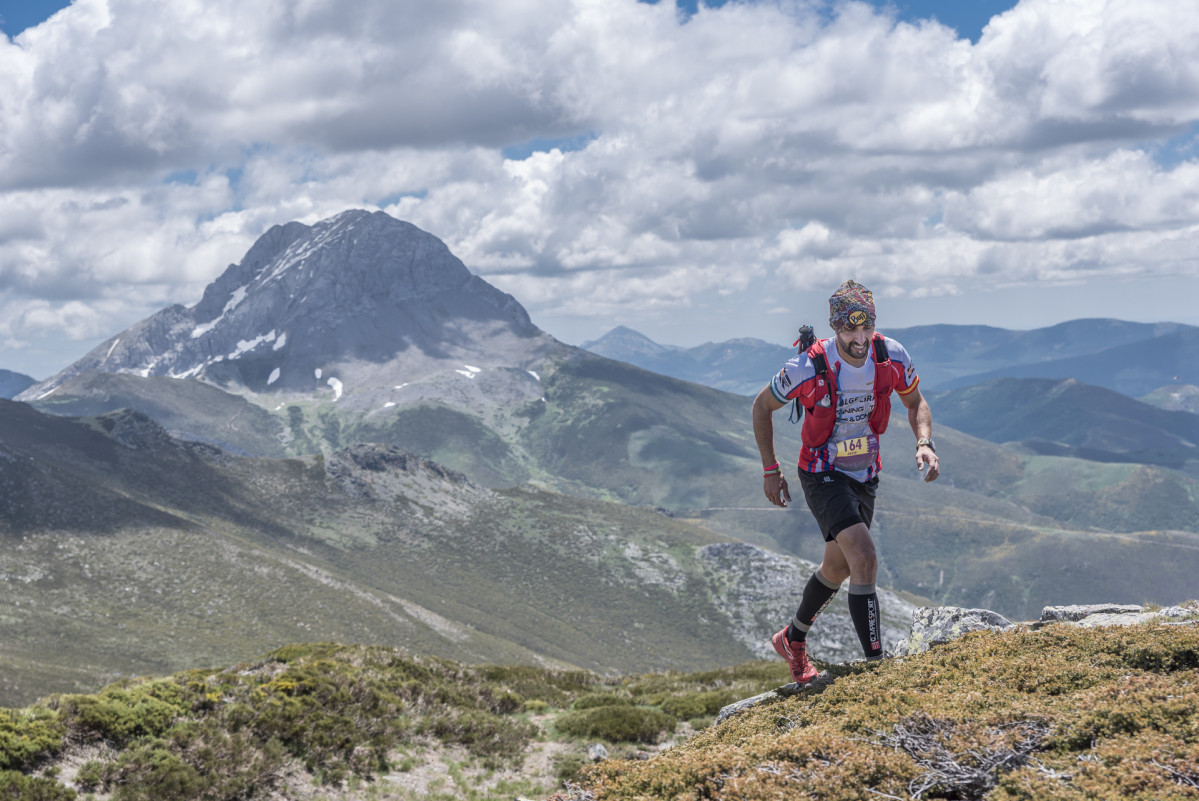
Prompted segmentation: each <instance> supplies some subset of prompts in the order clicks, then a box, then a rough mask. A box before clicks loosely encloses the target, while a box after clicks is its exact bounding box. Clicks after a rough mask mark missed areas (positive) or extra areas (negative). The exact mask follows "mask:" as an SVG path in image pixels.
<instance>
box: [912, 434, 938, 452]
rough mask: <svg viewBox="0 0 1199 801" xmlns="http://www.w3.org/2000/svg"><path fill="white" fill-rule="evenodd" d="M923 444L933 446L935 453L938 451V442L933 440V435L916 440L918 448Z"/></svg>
mask: <svg viewBox="0 0 1199 801" xmlns="http://www.w3.org/2000/svg"><path fill="white" fill-rule="evenodd" d="M921 445H927V446H928V447H930V448H932V451H933V453H936V452H937V443H935V442H933V440H932V437H921V438H920V439H918V440H916V450H920V446H921Z"/></svg>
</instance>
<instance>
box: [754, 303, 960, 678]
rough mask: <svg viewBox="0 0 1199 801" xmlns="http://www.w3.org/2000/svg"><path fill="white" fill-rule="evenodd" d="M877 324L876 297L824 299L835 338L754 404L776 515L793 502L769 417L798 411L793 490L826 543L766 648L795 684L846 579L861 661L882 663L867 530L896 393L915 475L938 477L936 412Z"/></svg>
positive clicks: (794, 362) (790, 367) (808, 667)
mask: <svg viewBox="0 0 1199 801" xmlns="http://www.w3.org/2000/svg"><path fill="white" fill-rule="evenodd" d="M874 324H875V313H874V296H873V295H872V294H871V292H870V291H869V290H868V289H866V287H864V286H862V285H861V284H858V283H856V282H854V281H846V282H845V283H844V284H842V285H841V287H840V288H839V289H838V290H837V291H836V292H835V293H833V296H832V297H831V298H829V325H830V326H832V329H833V332H834V336H833V337H832V338H831V339H825V340H818V341H817V342H816V343H815V344H813V345H812V346H811V347H810V348H808V349H807V350H806V351H804V352H802V353H800V354H798V355H796V356H795V357H793V358H792V359H791V360H790V361H788V362H787V363H786V365H784V366H783V369H782V370H780V371H779V373H778V375H776V376H775V377H774V379H773V380H772V381H771V382H770V384H768V385H767V386H766V387H765V388H764V389H763V390H762V391H761V392H760V393H758V397H757V398H756V399H755V400H754V405H753V421H754V437H755V439H756V440H757V443H758V450H759V451H760V452H761V456H762V473H763V477H762V489H763V491H764V492H765V493H766V497H767V499H769V501H770V502H771V503H773V504H775V505H776V506H786V505H787V504H789V503H790V502H791V493H790V491H789V489H788V487H787V479H786V478H784V477H783V473H782V469H781V468H780V467H779V460H778V458H777V457H776V455H775V451H774V418H773V414H774V412H776V411H778V410H779V409H781V408H783V407H784V406H786V405H787V404H788V403H789V402H791V401H793V400H798V402H799V404H800V405H801V406H802V407H803V409H804V415H803V428H802V430H801V432H800V437H801V439H802V440H803V447H802V448H801V449H800V452H799V483H800V486H801V487H802V488H803V493H804V498H805V500H807V503H808V509H810V510H811V512H812V515H813V516H814V517H815V518H816V522H817V524H818V525H819V526H820V532H821V534H823V536H824V541H825V546H824V558H823V561H822V562H821V563H820V567H819V569H817V571H816V572H815V573H813V574H812V577H811V578H810V579H809V580H808V583H807V585H806V586H805V587H804V590H803V595H802V597H801V599H800V604H799V610H798V611H797V612H796V613H795V617H794V618H793V619H792V620H791V622H790V623H789V624H787V626H785V627H784V628H783V630H782V631H780V632H778V633H777V634H775V635H774V637H773V638H772V640H771V642H772V644H773V645H774V650H775V651H777V652H778V654H779V656H781V657H783V659H786V660H787V664H788V666H789V667H790V669H791V677H792V678H793V679H794V680H795V681H796V682H798V683H800V684H806V683H808V682H810V681H811V680H812V679H814V678H816V675H817V671H816V668H814V667H813V666H812V663H811V662H809V661H808V653H807V643H806V642H805V640H806V638H807V635H808V630H809V629H810V628H811V627H812V623H813V622H814V621H815V620H816V616H817V615H819V614H820V613H821V612H822V611H824V608H825V607H826V606H828V604H829V602H830V601H831V600H832V599H833V596H834V595H836V594H837V590H838V589H840V587H841V584H842V582H844V581H845V579H847V578H848V579H849V615H850V618H851V620H853V625H854V629H855V630H856V632H857V635H858V640H859V641H860V642H861V643H862V650H863V652H864V653H865V655H866V658H867V659H881V658H882V656H883V643H882V628H881V624H882V618H881V615H880V614H879V607H878V594H877V593H876V591H875V579H876V574H877V572H878V557H877V555H876V554H875V549H874V540H873V539H871V537H870V524H871V520H872V519H873V517H874V498H875V492H876V490H877V488H878V474H879V471H880V470H881V469H882V457H881V454H880V452H879V445H878V441H879V436H881V435H882V433H883V432H884V431H885V430H886V428H887V421H888V419H889V418H890V415H891V393H892V392H896V393H898V395H899V398H900V400H902V401H903V405H904V406H905V407H906V408H907V411H908V422H909V424H910V425H911V427H912V433H913V434H915V435H916V468H917V469H918V470H921V471H924V470H925V469H926V468H927V472H925V474H924V480H925V481H934V480H935V479H936V478H937V476H938V475H940V472H941V470H940V463H939V461H938V459H937V453H936V445H935V444H934V443H933V440H932V426H933V422H932V412H931V411H930V409H929V406H928V402H927V401H926V400H925V399H924V397H923V396H922V395H921V394H920V387H919V383H920V378H919V377H918V376H917V375H916V370H915V368H914V367H913V366H912V359H911V357H910V356H908V352H907V351H906V350H904V348H903V345H901V344H899V343H898V342H896V341H895V340H894V339H890V338H888V337H884V336H883V335H882V334H879V333H876V332H875V330H874ZM834 345H835V347H834Z"/></svg>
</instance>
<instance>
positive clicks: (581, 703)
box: [570, 693, 633, 710]
mask: <svg viewBox="0 0 1199 801" xmlns="http://www.w3.org/2000/svg"><path fill="white" fill-rule="evenodd" d="M632 705H633V702H632V701H630V700H629V699H628V698H622V697H621V696H619V695H612V694H611V693H591V694H589V695H584V696H582V697H581V698H578V699H576V700H575V702H574V703H573V704H571V705H570V708H571V709H575V710H583V709H595V708H596V707H601V706H632Z"/></svg>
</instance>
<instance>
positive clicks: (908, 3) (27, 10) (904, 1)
mask: <svg viewBox="0 0 1199 801" xmlns="http://www.w3.org/2000/svg"><path fill="white" fill-rule="evenodd" d="M660 1H661V0H655V2H660ZM872 1H873V4H874V5H875V6H877V7H880V8H882V7H888V6H889V7H891V8H893V9H895V12H896V14H897V15H898V17H899V19H903V20H908V21H912V20H917V19H928V18H934V17H935V18H936V19H937V20H938V21H939V22H941V23H943V24H945V25H948V26H950V27H951V28H954V29H955V30H957V32H958V33H959V34H960V35H962V36H964V37H966V38H968V39H970V40H972V41H978V37H979V34H980V33H981V32H982V29H983V27H984V26H985V25H986V24H987V23H988V22H989V21H990V19H991V17H993V16H995V15H996V14H999V13H1002V12H1004V11H1006V10H1007V9H1009V8H1011V7H1012V6H1014V5H1015V3H1014V2H1008V0H899V1H898V2H893V3H885V2H877V1H876V0H872ZM727 2H728V0H713V2H710V3H707V5H709V6H712V7H714V8H719V7H720V6H723V5H725V4H726V3H727ZM69 5H70V3H64V2H61V0H0V20H2V22H0V30H3V31H4V32H5V33H7V34H8V35H9V36H16V35H17V34H18V33H20V32H21V31H23V30H25V29H26V28H29V27H32V26H34V25H37V24H38V23H39V22H42V21H43V20H46V19H49V18H50V16H51V15H53V14H54V12H56V11H59V10H60V9H63V8H66V7H67V6H69ZM677 5H678V7H679V8H680V9H683V10H684V11H685V12H687V13H689V14H694V13H695V11H696V7H697V5H698V0H678V3H677Z"/></svg>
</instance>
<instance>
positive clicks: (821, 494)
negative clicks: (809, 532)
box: [799, 470, 878, 542]
mask: <svg viewBox="0 0 1199 801" xmlns="http://www.w3.org/2000/svg"><path fill="white" fill-rule="evenodd" d="M799 483H800V485H801V486H802V487H803V495H804V498H805V499H806V500H807V502H808V509H810V510H811V511H812V516H813V517H815V518H816V523H817V524H818V525H819V526H820V533H821V534H823V535H824V541H825V542H832V541H833V540H835V539H836V538H837V535H838V534H840V533H841V532H842V531H844V530H845V529H847V528H849V527H850V526H856V525H857V524H858V523H865V524H866V527H867V528H869V527H870V522H871V521H872V520H874V495H875V493H876V492H877V491H878V476H875V477H874V478H872V479H870V480H869V481H867V482H866V483H865V484H863V483H862V482H861V481H857V480H856V479H852V478H850V477H849V476H847V475H845V474H844V473H839V472H837V471H836V470H828V471H826V472H823V473H809V472H807V471H804V470H800V471H799Z"/></svg>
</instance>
